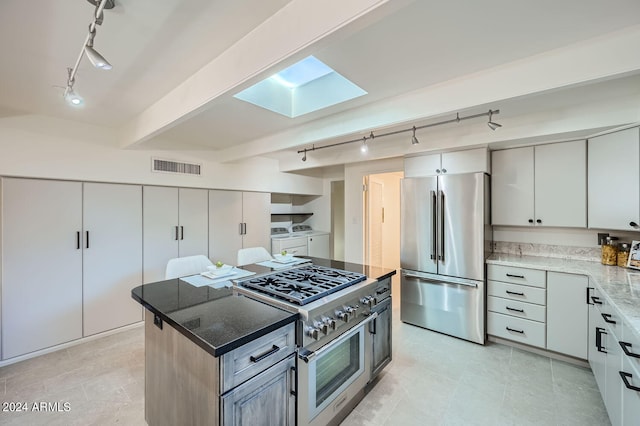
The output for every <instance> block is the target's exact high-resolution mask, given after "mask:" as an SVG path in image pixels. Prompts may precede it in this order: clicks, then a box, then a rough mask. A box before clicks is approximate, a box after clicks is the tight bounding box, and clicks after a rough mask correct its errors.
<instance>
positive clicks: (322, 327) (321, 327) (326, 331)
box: [315, 322, 329, 336]
mask: <svg viewBox="0 0 640 426" xmlns="http://www.w3.org/2000/svg"><path fill="white" fill-rule="evenodd" d="M315 326H316V328H317V329H319V330H320V331H322V333H323V334H324V335H325V336H326V335H327V334H329V325H328V324H327V323H325V322H317V323H315Z"/></svg>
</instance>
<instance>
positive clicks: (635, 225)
mask: <svg viewBox="0 0 640 426" xmlns="http://www.w3.org/2000/svg"><path fill="white" fill-rule="evenodd" d="M629 226H630V227H632V228H637V227H638V224H637V223H635V222H633V221H631V222H629Z"/></svg>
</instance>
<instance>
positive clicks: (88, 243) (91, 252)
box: [82, 183, 142, 336]
mask: <svg viewBox="0 0 640 426" xmlns="http://www.w3.org/2000/svg"><path fill="white" fill-rule="evenodd" d="M82 211H83V224H84V235H83V236H84V244H83V248H84V250H83V268H82V275H83V280H82V283H83V292H82V293H83V295H82V297H83V325H84V331H83V335H84V336H90V335H92V334H96V333H100V332H102V331H106V330H111V329H114V328H117V327H122V326H124V325H127V324H132V323H134V322H137V321H142V307H141V306H140V304H138V303H137V302H135V301H134V300H133V299H132V298H131V289H132V288H133V287H136V286H139V285H140V284H142V187H141V186H137V185H119V184H102V183H85V184H84V191H83V210H82Z"/></svg>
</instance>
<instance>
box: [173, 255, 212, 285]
mask: <svg viewBox="0 0 640 426" xmlns="http://www.w3.org/2000/svg"><path fill="white" fill-rule="evenodd" d="M211 265H213V263H212V262H211V261H210V260H209V259H208V258H207V256H204V255H202V254H199V255H196V256H186V257H176V258H175V259H170V260H169V262H168V263H167V269H166V271H165V274H164V279H165V280H170V279H172V278H180V277H186V276H187V275H194V274H199V273H200V272H205V271H206V270H207V266H211Z"/></svg>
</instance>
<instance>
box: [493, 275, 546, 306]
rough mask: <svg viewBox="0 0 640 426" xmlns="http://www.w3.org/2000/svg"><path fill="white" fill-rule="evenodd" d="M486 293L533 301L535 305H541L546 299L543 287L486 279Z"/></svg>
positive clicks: (528, 301) (522, 300)
mask: <svg viewBox="0 0 640 426" xmlns="http://www.w3.org/2000/svg"><path fill="white" fill-rule="evenodd" d="M487 294H488V295H489V296H496V297H503V298H505V299H511V300H518V301H521V302H527V303H535V304H536V305H542V306H544V305H545V304H546V301H547V294H546V290H545V289H542V288H538V287H529V286H526V285H520V284H509V283H502V282H500V281H491V280H489V281H487Z"/></svg>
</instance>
